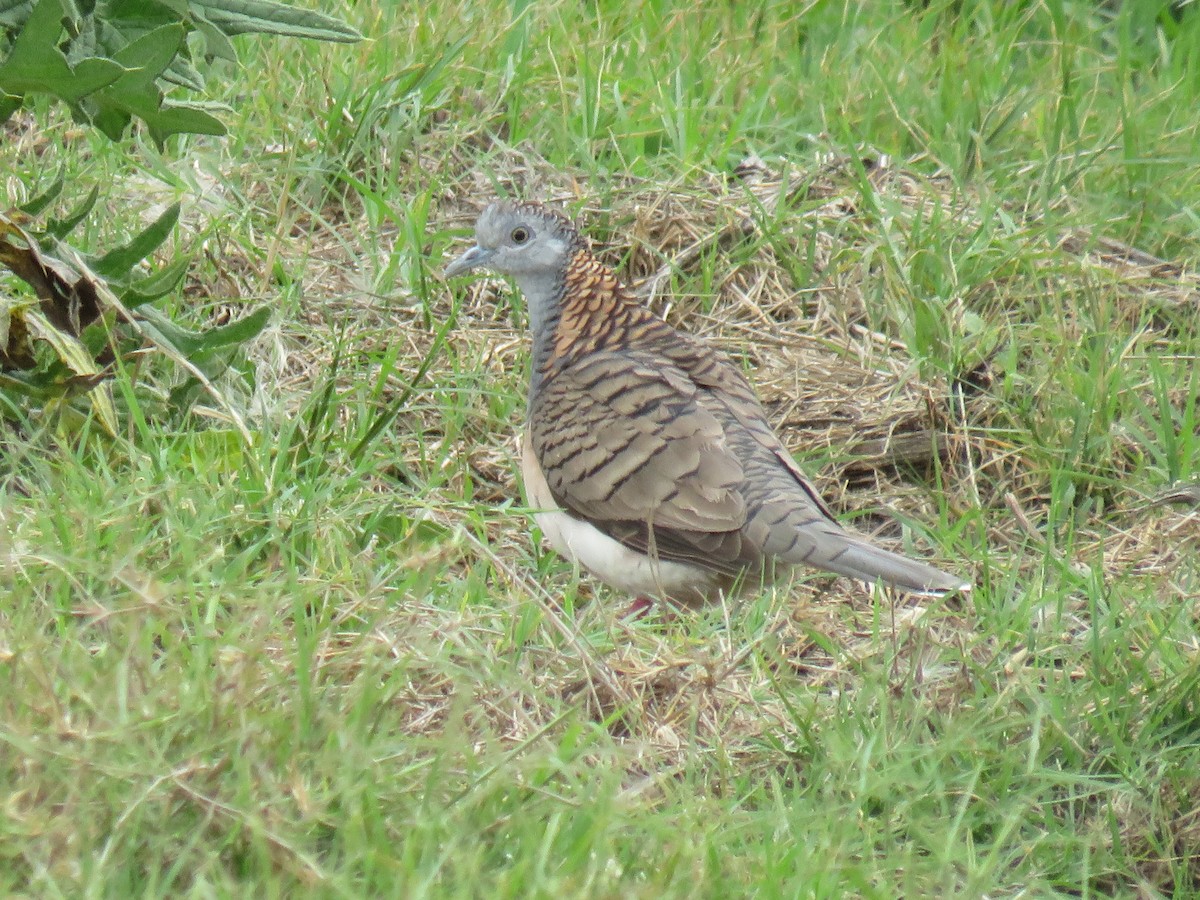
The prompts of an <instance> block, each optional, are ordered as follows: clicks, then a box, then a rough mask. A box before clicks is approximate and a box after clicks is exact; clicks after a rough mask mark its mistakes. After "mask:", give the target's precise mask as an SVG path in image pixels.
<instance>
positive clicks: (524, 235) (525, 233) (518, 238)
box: [512, 226, 529, 244]
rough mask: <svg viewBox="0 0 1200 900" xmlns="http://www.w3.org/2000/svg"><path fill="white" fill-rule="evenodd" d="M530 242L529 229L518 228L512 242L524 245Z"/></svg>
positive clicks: (514, 232)
mask: <svg viewBox="0 0 1200 900" xmlns="http://www.w3.org/2000/svg"><path fill="white" fill-rule="evenodd" d="M527 240H529V229H528V228H524V227H522V226H517V227H516V228H514V229H513V231H512V242H513V243H514V244H523V243H525V242H526V241H527Z"/></svg>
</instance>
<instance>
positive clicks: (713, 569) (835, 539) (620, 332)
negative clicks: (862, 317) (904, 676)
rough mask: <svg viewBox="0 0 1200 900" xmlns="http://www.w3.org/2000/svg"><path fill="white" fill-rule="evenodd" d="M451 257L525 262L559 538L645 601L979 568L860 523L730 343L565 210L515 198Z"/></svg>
mask: <svg viewBox="0 0 1200 900" xmlns="http://www.w3.org/2000/svg"><path fill="white" fill-rule="evenodd" d="M475 240H476V244H475V246H474V247H471V248H470V249H469V250H467V251H466V252H465V253H463V254H462V256H460V257H459V258H458V259H456V260H455V261H454V262H452V263H451V264H450V265H449V266H448V267H447V269H446V275H447V276H454V275H459V274H462V273H464V272H467V271H469V270H471V269H475V268H483V269H489V270H491V271H493V272H497V273H500V274H503V275H508V276H510V277H511V278H512V279H513V280H514V281H515V282H516V283H517V285H518V287H520V289H521V291H522V292H523V293H524V295H525V299H526V302H527V304H528V316H529V324H530V329H531V331H532V332H533V352H532V373H531V377H530V381H529V406H528V421H527V423H526V428H525V434H524V439H523V443H522V459H521V468H522V474H523V476H524V482H525V492H526V498H527V501H528V503H529V505H530V507H531V508H533V509H534V510H535V512H534V518H535V519H536V521H537V523H538V525H539V526H540V528H541V530H542V532H543V534H544V535H545V536H546V539H547V540H548V541H549V542H550V544H551V545H552V546H553V547H554V548H555V549H556V550H557V551H558V552H559V553H561V554H562V555H564V556H566V557H567V558H568V559H571V560H573V561H575V562H576V563H577V564H579V565H580V566H582V567H583V568H585V569H587V570H588V571H589V572H591V573H592V574H593V575H595V576H596V577H597V578H599V579H600V580H601V581H603V582H605V583H607V584H609V585H611V586H612V587H614V588H616V589H618V590H621V591H626V592H628V593H630V594H634V595H636V596H638V597H639V598H641V599H643V600H648V599H650V598H667V599H671V600H674V601H677V602H684V603H692V602H698V601H703V600H709V599H713V598H715V597H716V596H717V595H718V593H719V592H721V591H728V590H729V589H731V588H733V587H735V586H753V585H762V584H763V583H765V582H767V581H770V580H773V579H775V578H776V577H777V576H779V575H781V574H782V573H783V572H785V571H786V570H788V569H790V568H792V567H793V566H799V565H804V566H812V567H815V568H818V569H825V570H827V571H830V572H836V573H838V574H840V575H847V576H849V577H851V578H857V579H859V580H861V581H865V582H868V583H871V584H882V585H885V586H888V587H891V588H895V589H897V590H900V591H904V592H910V593H920V594H943V593H947V592H951V591H960V592H965V591H969V590H970V588H971V584H970V582H968V581H964V580H963V579H962V578H958V577H956V576H953V575H949V574H947V573H945V572H943V571H941V570H939V569H936V568H934V567H933V566H931V565H928V564H926V563H923V562H918V561H916V560H912V559H909V558H907V557H904V556H901V555H899V554H896V553H892V552H890V551H888V550H884V549H882V548H880V547H877V546H875V545H874V544H872V543H871V542H870V541H868V540H867V539H866V538H865V537H862V536H860V535H857V534H854V533H852V532H850V531H848V530H847V529H845V528H844V527H842V526H841V525H840V524H839V523H838V522H837V520H836V519H835V518H834V517H833V514H832V513H831V512H830V511H829V508H828V507H827V506H826V505H825V503H824V501H822V499H821V497H820V496H819V495H818V494H817V491H816V489H815V488H814V487H813V486H812V485H811V484H810V483H809V482H808V480H807V479H806V478H805V477H804V474H803V473H802V472H801V471H800V469H799V468H798V467H797V466H796V463H795V462H794V461H793V459H792V457H791V455H790V454H789V453H788V451H787V449H786V448H785V447H784V446H783V443H782V442H781V441H780V440H779V438H778V437H777V436H776V434H775V432H774V430H773V429H772V428H771V426H770V424H769V423H768V422H767V418H766V415H765V414H764V412H763V409H762V406H761V405H760V403H759V401H758V398H757V397H756V396H755V393H754V390H753V388H751V387H750V384H749V382H747V380H746V379H745V377H744V376H743V375H742V373H741V372H740V371H739V370H738V368H737V367H736V366H735V365H734V364H733V363H732V362H730V360H729V359H728V358H727V357H725V356H724V355H723V354H722V353H720V352H718V351H716V350H714V349H713V348H712V347H710V346H708V345H707V344H706V343H704V342H703V341H701V340H700V339H698V338H696V337H693V336H692V335H689V334H686V333H684V332H681V331H678V330H676V329H675V328H673V327H671V326H670V325H668V324H667V323H666V322H664V321H663V320H662V319H660V318H658V317H657V316H655V315H654V314H653V313H652V312H650V310H649V309H647V308H646V307H645V306H644V305H642V303H640V302H639V301H638V300H637V299H636V298H635V297H634V296H633V295H632V294H631V293H630V292H629V290H628V289H626V288H625V286H624V285H622V284H621V282H620V281H618V280H617V278H616V276H615V275H614V274H613V272H612V271H611V270H610V269H609V268H608V267H606V266H605V265H604V264H603V263H602V262H601V261H600V260H599V259H597V258H596V257H595V256H594V255H593V254H592V252H591V251H590V250H589V249H588V244H587V241H586V240H585V239H584V238H583V237H582V235H581V234H580V233H579V231H578V230H577V229H576V228H575V226H574V224H573V223H572V222H571V220H570V219H569V218H568V217H567V216H565V215H564V214H562V213H560V212H558V211H556V210H554V209H551V208H549V207H545V206H542V205H540V204H538V203H532V202H526V203H516V202H511V201H507V200H498V201H496V202H494V203H492V204H491V205H490V206H488V207H487V209H485V210H484V211H483V213H482V214H481V215H480V216H479V219H478V221H477V223H476V226H475Z"/></svg>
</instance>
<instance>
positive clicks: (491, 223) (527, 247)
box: [446, 200, 582, 300]
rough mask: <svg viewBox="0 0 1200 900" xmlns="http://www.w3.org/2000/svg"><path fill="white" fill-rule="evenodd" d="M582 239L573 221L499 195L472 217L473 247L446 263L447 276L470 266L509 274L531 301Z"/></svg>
mask: <svg viewBox="0 0 1200 900" xmlns="http://www.w3.org/2000/svg"><path fill="white" fill-rule="evenodd" d="M581 241H582V238H580V236H579V232H578V231H576V230H575V226H574V225H573V224H571V220H570V219H568V218H567V217H566V216H565V215H563V214H562V213H560V212H558V211H557V210H554V209H550V208H548V207H545V206H542V205H541V204H540V203H514V202H513V201H511V200H497V201H496V202H494V203H492V204H491V205H490V206H489V207H488V208H487V209H485V210H484V211H483V212H482V213H480V215H479V219H478V220H477V221H476V222H475V246H474V247H472V248H471V249H470V250H468V251H467V252H466V253H464V254H463V255H462V256H460V257H459V258H458V259H456V260H454V262H452V263H450V265H448V266H447V267H446V276H447V277H451V276H454V275H461V274H463V273H464V272H469V271H470V270H471V269H490V270H491V271H493V272H498V273H500V274H501V275H511V276H512V277H513V278H514V279H516V282H517V284H518V285H520V287H521V290H522V291H523V292H524V293H525V295H526V297H529V298H530V300H533V298H532V297H531V296H530V294H531V289H532V290H533V291H534V292H537V291H538V288H539V287H541V286H542V285H543V284H544V283H545V281H546V279H547V276H551V277H552V278H554V279H557V278H559V277H561V276H562V273H563V272H565V271H566V265H567V262H568V261H569V260H570V259H571V256H572V255H573V254H574V253H575V251H576V250H577V249H578V248H579V246H580V243H581Z"/></svg>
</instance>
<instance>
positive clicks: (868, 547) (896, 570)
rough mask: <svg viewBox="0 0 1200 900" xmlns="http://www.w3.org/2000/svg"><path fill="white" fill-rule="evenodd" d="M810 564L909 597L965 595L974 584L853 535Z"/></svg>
mask: <svg viewBox="0 0 1200 900" xmlns="http://www.w3.org/2000/svg"><path fill="white" fill-rule="evenodd" d="M807 562H808V563H809V564H810V565H815V566H820V567H821V568H822V569H828V570H830V571H831V572H837V573H838V574H839V575H846V576H848V577H850V578H857V579H858V580H859V581H865V582H867V583H868V584H877V583H882V584H884V585H886V586H887V587H891V588H895V589H896V590H899V591H903V592H905V593H909V594H924V595H926V596H934V597H936V596H940V595H942V594H949V593H952V592H958V593H963V594H965V593H968V592H969V591H970V590H971V587H972V585H971V582H969V581H965V580H963V579H962V578H959V577H958V576H956V575H950V574H948V573H946V572H943V571H942V570H941V569H936V568H934V567H933V566H931V565H929V564H928V563H923V562H918V561H917V560H915V559H909V558H908V557H907V556H901V555H900V554H899V553H892V552H891V551H890V550H884V549H883V548H882V547H876V546H875V545H874V544H871V543H869V542H868V541H866V540H865V539H862V538H858V537H856V536H855V535H851V534H847V535H845V540H844V542H842V543H841V546H839V547H838V548H837V549H836V550H834V551H833V552H831V553H829V554H828V555H827V556H825V558H823V559H820V560H818V559H815V558H812V559H809V560H807Z"/></svg>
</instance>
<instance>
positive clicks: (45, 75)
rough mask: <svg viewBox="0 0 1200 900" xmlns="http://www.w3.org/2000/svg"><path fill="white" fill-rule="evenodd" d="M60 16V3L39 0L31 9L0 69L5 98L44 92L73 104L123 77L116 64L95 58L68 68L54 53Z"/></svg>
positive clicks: (56, 53)
mask: <svg viewBox="0 0 1200 900" xmlns="http://www.w3.org/2000/svg"><path fill="white" fill-rule="evenodd" d="M62 15H63V6H62V3H61V2H60V0H39V2H38V4H37V5H36V6H35V7H34V8H33V12H32V13H31V14H30V16H29V18H28V20H27V21H26V23H25V28H24V29H23V30H22V31H21V32H20V33H19V34H18V35H17V38H16V40H15V41H13V46H12V50H11V51H10V53H9V55H8V59H6V60H5V61H4V63H3V64H2V65H0V88H2V89H3V90H4V92H5V93H6V94H9V95H11V96H21V95H24V94H25V93H26V92H27V91H44V92H49V93H51V94H54V95H55V96H57V97H60V98H61V99H63V100H65V101H66V102H67V103H72V104H74V103H77V102H78V101H79V100H80V99H82V98H83V97H86V96H87V95H88V94H92V93H95V92H96V91H98V90H100V89H101V88H103V87H106V86H107V85H110V84H112V83H113V82H114V81H116V80H117V79H118V78H120V77H121V75H122V74H123V73H124V71H125V70H124V69H123V68H122V67H121V65H120V64H119V63H116V62H114V61H113V60H111V59H100V58H98V57H92V58H90V59H84V60H81V61H80V62H79V64H78V65H76V66H75V67H73V68H72V67H71V66H70V65H68V64H67V58H66V56H64V55H63V53H62V51H61V50H59V49H58V42H59V39H60V37H61V36H62V30H63V29H62Z"/></svg>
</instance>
